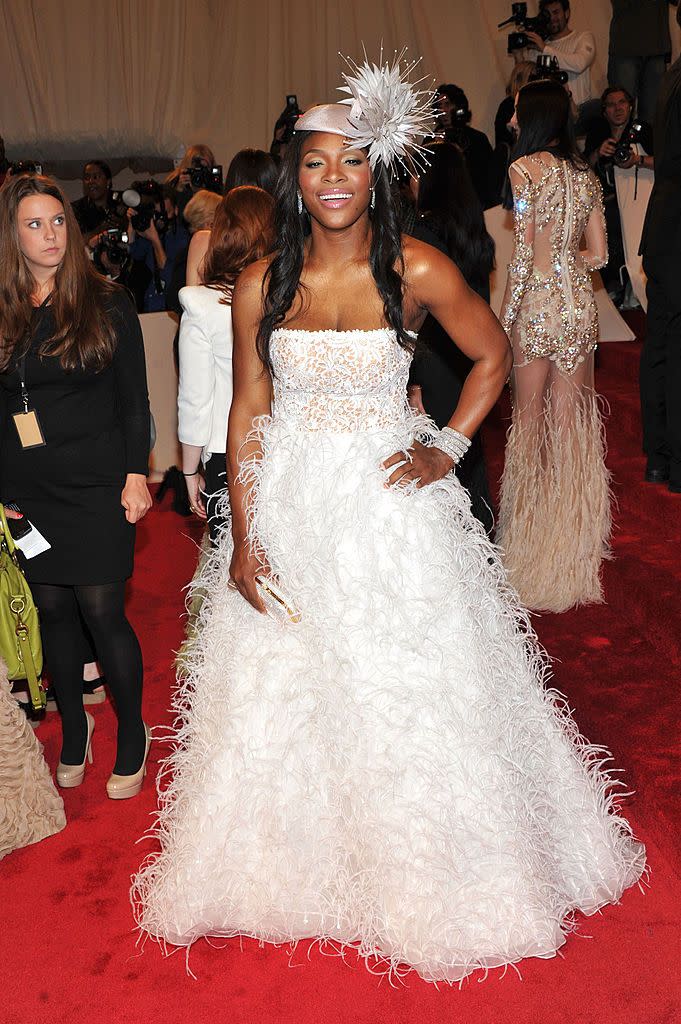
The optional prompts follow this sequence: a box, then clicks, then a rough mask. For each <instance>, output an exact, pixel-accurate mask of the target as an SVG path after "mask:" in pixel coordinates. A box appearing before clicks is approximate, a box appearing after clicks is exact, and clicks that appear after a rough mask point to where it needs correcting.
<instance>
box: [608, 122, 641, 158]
mask: <svg viewBox="0 0 681 1024" xmlns="http://www.w3.org/2000/svg"><path fill="white" fill-rule="evenodd" d="M642 130H643V126H642V124H641V122H640V121H633V122H632V123H631V124H630V125H629V128H628V129H627V131H626V132H625V133H624V135H623V136H622V138H621V139H620V140H619V142H618V143H617V147H616V149H615V152H614V153H613V155H612V158H613V160H615V161H616V162H617V163H620V164H623V163H625V162H626V161H627V160H628V159H629V157H630V156H631V147H632V145H633V144H634V143H635V142H638V140H639V139H640V137H641V132H642Z"/></svg>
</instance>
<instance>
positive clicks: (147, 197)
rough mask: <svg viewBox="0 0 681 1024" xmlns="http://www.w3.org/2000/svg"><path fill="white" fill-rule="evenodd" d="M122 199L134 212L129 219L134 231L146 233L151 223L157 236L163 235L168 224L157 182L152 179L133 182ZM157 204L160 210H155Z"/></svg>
mask: <svg viewBox="0 0 681 1024" xmlns="http://www.w3.org/2000/svg"><path fill="white" fill-rule="evenodd" d="M122 198H123V201H124V202H125V203H126V204H127V206H129V207H131V208H132V209H133V210H134V211H135V213H134V215H133V216H132V217H131V218H130V222H131V224H132V226H133V228H134V229H135V231H146V230H147V228H148V227H149V226H150V224H151V222H152V221H153V222H154V224H155V226H156V230H157V231H158V233H159V235H161V234H163V232H164V231H165V230H166V228H167V226H168V224H167V220H166V215H165V212H164V211H163V193H162V192H161V186H160V185H159V183H158V182H157V181H154V179H153V178H148V179H147V180H146V181H135V182H133V184H132V186H131V187H130V188H129V189H126V190H125V192H123V194H122ZM157 203H158V204H159V205H160V206H161V209H160V210H157V209H156V204H157Z"/></svg>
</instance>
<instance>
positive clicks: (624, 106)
mask: <svg viewBox="0 0 681 1024" xmlns="http://www.w3.org/2000/svg"><path fill="white" fill-rule="evenodd" d="M601 110H602V112H603V116H602V117H600V118H599V119H598V120H597V121H594V122H593V124H592V126H591V128H590V129H589V132H588V134H587V136H586V140H585V143H584V155H585V157H586V159H587V161H588V163H589V166H590V167H592V168H593V170H594V171H595V172H596V175H597V177H598V180H599V181H600V183H601V188H602V190H603V202H604V205H605V226H606V228H607V232H608V262H607V265H606V266H605V267H603V269H602V270H601V277H602V278H603V284H604V285H605V287H606V288H607V290H608V294H609V296H610V298H611V299H612V300H613V302H614V303H615V305H616V306H617V307H621V306H622V304H623V302H624V297H625V291H626V283H627V282H626V275H625V269H624V268H625V262H626V261H625V252H624V238H623V235H622V218H621V216H620V208H619V201H618V196H617V187H616V180H615V168H620V170H621V171H628V170H631V173H632V174H634V175H635V174H636V173H637V170H638V168H639V167H647V168H648V169H649V170H652V169H653V167H654V158H653V131H652V128H651V126H650V125H649V124H648V123H647V122H645V121H641V120H638V119H637V121H636V122H634V99H633V97H632V96H631V95H630V94H629V93H628V92H627V90H626V89H624V88H623V87H622V86H618V85H612V86H609V87H608V88H607V89H606V90H605V92H604V93H603V95H602V97H601ZM634 123H636V125H637V126H638V128H637V130H633V131H632V125H634ZM639 235H640V229H639ZM637 248H638V238H637V239H636V246H635V248H634V251H636V250H637Z"/></svg>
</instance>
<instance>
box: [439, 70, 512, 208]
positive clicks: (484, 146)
mask: <svg viewBox="0 0 681 1024" xmlns="http://www.w3.org/2000/svg"><path fill="white" fill-rule="evenodd" d="M435 102H436V105H437V109H438V111H439V113H440V116H439V118H438V123H437V131H438V134H440V133H442V134H443V135H444V139H445V142H453V143H454V144H455V145H457V146H458V147H459V149H460V150H461V152H462V153H463V156H464V159H465V161H466V166H467V168H468V173H469V174H470V178H471V181H472V182H473V188H474V189H475V191H476V193H477V196H478V199H479V200H480V203H481V204H482V207H483V209H485V210H486V209H488V207H490V206H496V205H497V203H498V202H499V195H498V194H497V189H496V182H495V180H494V151H493V150H492V147H491V145H490V142H489V139H488V138H487V136H486V135H485V133H484V132H481V131H478V130H477V128H472V127H471V123H470V122H471V119H472V117H473V115H472V113H471V108H470V105H469V103H468V97H467V96H466V93H465V92H464V91H463V89H461V88H459V86H458V85H453V84H452V83H443V84H442V85H438V87H437V91H436V97H435Z"/></svg>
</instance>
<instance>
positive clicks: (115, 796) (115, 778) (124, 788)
mask: <svg viewBox="0 0 681 1024" xmlns="http://www.w3.org/2000/svg"><path fill="white" fill-rule="evenodd" d="M144 735H145V736H146V746H145V748H144V760H143V761H142V764H141V766H140V769H139V771H136V772H135V774H134V775H116V773H115V772H114V773H113V774H112V775H110V776H109V779H108V781H107V784H106V792H107V796H108V797H109V799H110V800H129V799H130V797H133V796H137V794H138V793H139V791H140V790H141V788H142V783H143V782H144V776H145V775H146V774H147V758H148V757H149V748H150V747H151V731H150V729H149V726H148V725H147V724H146V722H145V723H144Z"/></svg>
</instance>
